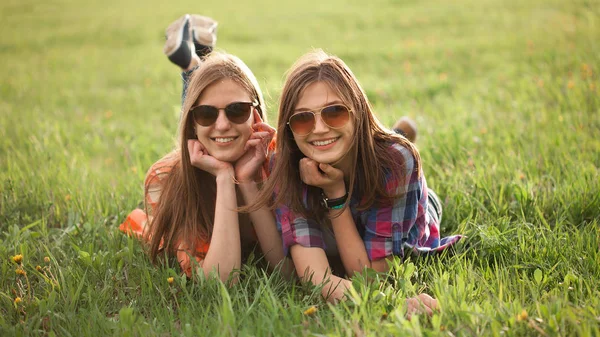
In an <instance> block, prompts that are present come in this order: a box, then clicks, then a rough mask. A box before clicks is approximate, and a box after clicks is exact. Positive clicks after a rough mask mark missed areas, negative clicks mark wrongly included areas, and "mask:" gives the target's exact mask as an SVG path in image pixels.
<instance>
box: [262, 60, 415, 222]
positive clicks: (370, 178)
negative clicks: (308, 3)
mask: <svg viewBox="0 0 600 337" xmlns="http://www.w3.org/2000/svg"><path fill="white" fill-rule="evenodd" d="M316 82H324V83H326V84H327V85H328V86H329V87H330V88H331V89H332V90H333V91H334V92H335V93H336V94H337V95H338V96H339V97H340V98H341V99H342V101H343V102H344V104H346V105H347V106H349V107H350V108H351V109H352V110H353V114H352V115H353V117H352V118H354V125H355V130H354V135H353V140H352V146H351V148H350V150H349V153H348V154H347V155H351V156H352V158H354V161H353V166H352V168H351V172H350V173H349V186H348V194H349V195H350V196H352V194H353V193H358V195H359V196H360V205H359V209H367V208H369V207H371V205H373V203H374V202H391V201H392V200H393V199H395V198H397V197H398V195H390V194H389V193H388V192H387V190H386V185H385V174H386V172H389V173H390V174H391V175H392V177H395V178H398V175H399V172H402V171H401V169H402V167H403V164H404V163H402V162H399V161H398V158H396V157H391V156H390V155H389V149H388V148H389V146H390V145H391V144H392V143H399V144H401V145H402V146H404V147H406V148H407V149H409V150H410V151H411V152H412V154H413V156H414V157H415V160H416V163H415V167H417V168H418V169H419V170H420V156H419V152H418V151H417V149H416V148H415V147H414V145H413V144H412V143H411V142H409V141H408V140H407V139H406V138H404V137H402V136H399V135H396V134H393V133H390V131H388V130H387V129H386V128H384V127H383V126H382V125H381V123H380V122H379V120H378V119H377V118H376V117H375V115H374V113H373V111H372V109H371V106H370V104H369V101H368V98H367V95H366V94H365V92H364V90H363V89H362V87H361V86H360V84H359V83H358V80H357V79H356V77H355V76H354V74H353V73H352V71H351V70H350V68H348V66H347V65H346V64H345V63H344V62H343V61H342V60H341V59H339V58H338V57H336V56H332V55H328V54H327V53H325V52H323V51H322V50H315V51H313V52H310V53H308V54H306V55H304V56H302V57H301V58H300V59H299V60H298V61H297V62H296V63H295V64H294V65H293V66H292V68H291V69H290V70H289V71H288V75H287V78H286V81H285V84H284V87H283V90H282V93H281V99H280V102H279V119H278V123H277V148H276V156H275V158H276V159H275V163H274V165H273V167H272V171H271V174H270V176H269V179H268V180H267V182H266V183H265V184H264V186H263V188H262V190H261V192H260V195H259V197H258V199H257V201H256V203H255V204H254V205H253V207H261V206H264V205H270V206H271V207H277V205H280V204H284V205H287V206H289V207H290V208H291V209H292V210H293V211H294V212H297V213H299V214H303V215H304V216H306V217H309V218H313V219H315V220H317V221H321V222H322V221H327V220H326V216H325V215H326V214H327V210H326V209H325V208H324V206H322V205H321V203H320V200H321V190H320V189H319V188H317V187H313V186H307V185H305V184H304V183H303V182H302V180H301V179H300V174H299V161H300V159H302V158H304V157H305V155H304V154H303V153H302V152H301V151H300V149H299V148H298V146H297V144H296V142H295V141H294V135H293V134H292V131H291V130H290V128H289V127H288V125H287V121H288V119H289V118H290V116H292V115H293V114H294V111H295V108H296V105H297V104H298V100H299V99H300V96H301V95H302V93H303V92H304V90H305V89H306V88H307V87H308V86H309V85H311V84H313V83H316ZM367 165H368V166H367ZM373 168H376V169H373ZM303 188H307V190H308V196H307V197H308V198H307V200H306V204H305V203H304V202H303V193H302V191H303ZM275 190H277V196H276V198H275V199H274V200H271V198H272V195H273V192H274V191H275Z"/></svg>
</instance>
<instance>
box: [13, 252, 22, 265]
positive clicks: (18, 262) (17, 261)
mask: <svg viewBox="0 0 600 337" xmlns="http://www.w3.org/2000/svg"><path fill="white" fill-rule="evenodd" d="M12 260H13V261H14V262H15V263H16V264H21V262H23V255H21V254H17V255H15V256H13V257H12Z"/></svg>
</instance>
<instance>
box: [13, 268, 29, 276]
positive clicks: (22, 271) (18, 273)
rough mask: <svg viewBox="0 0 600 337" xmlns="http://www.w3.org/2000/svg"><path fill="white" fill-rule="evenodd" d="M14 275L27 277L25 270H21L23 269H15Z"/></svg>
mask: <svg viewBox="0 0 600 337" xmlns="http://www.w3.org/2000/svg"><path fill="white" fill-rule="evenodd" d="M15 273H16V274H17V275H22V276H25V275H27V272H26V271H25V269H23V268H17V269H16V270H15Z"/></svg>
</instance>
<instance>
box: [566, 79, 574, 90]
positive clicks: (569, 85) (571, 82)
mask: <svg viewBox="0 0 600 337" xmlns="http://www.w3.org/2000/svg"><path fill="white" fill-rule="evenodd" d="M574 87H575V81H573V80H569V82H567V88H569V89H573V88H574Z"/></svg>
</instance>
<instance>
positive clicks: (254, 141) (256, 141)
mask: <svg viewBox="0 0 600 337" xmlns="http://www.w3.org/2000/svg"><path fill="white" fill-rule="evenodd" d="M261 143H262V142H261V140H260V139H248V141H247V142H246V145H245V146H244V151H248V149H249V148H251V147H257V146H259V145H260V144H261Z"/></svg>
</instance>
